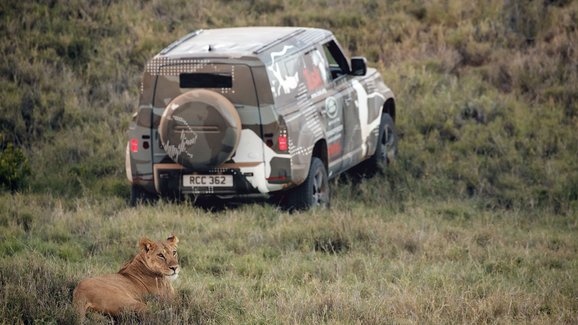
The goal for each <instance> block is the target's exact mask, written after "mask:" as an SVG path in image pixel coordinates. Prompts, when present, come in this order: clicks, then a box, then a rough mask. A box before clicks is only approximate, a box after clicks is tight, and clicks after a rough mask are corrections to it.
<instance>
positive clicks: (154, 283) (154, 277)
mask: <svg viewBox="0 0 578 325" xmlns="http://www.w3.org/2000/svg"><path fill="white" fill-rule="evenodd" d="M178 241H179V240H178V239H177V237H176V236H174V235H173V236H171V237H169V238H168V239H167V240H166V241H158V242H153V241H151V240H149V239H147V238H143V239H141V240H140V242H139V247H140V249H141V251H140V252H139V253H138V254H137V255H136V256H135V257H134V258H133V259H132V260H131V261H130V262H128V263H126V264H125V265H124V266H123V267H122V268H121V269H120V271H118V273H114V274H107V275H103V276H98V277H94V278H88V279H84V280H82V281H80V283H79V284H78V285H77V286H76V288H75V289H74V293H73V298H72V302H73V304H74V306H75V308H76V310H77V311H78V313H79V314H80V317H81V319H82V318H84V316H85V314H86V311H87V310H92V311H97V312H100V313H103V314H109V315H112V316H118V315H119V314H120V313H122V312H123V311H134V312H137V313H142V312H143V311H145V310H146V304H145V303H144V297H145V296H148V295H154V296H159V297H160V298H162V299H169V300H170V299H172V297H173V295H174V289H173V287H172V285H171V282H170V281H171V280H174V279H176V278H177V276H178V274H179V262H178V259H177V243H178Z"/></svg>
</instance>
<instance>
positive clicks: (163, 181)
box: [154, 164, 260, 196]
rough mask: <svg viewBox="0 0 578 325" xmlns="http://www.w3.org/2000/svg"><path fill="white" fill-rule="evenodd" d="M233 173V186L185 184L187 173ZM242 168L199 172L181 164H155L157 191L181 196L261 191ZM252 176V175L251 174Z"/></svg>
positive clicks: (240, 193)
mask: <svg viewBox="0 0 578 325" xmlns="http://www.w3.org/2000/svg"><path fill="white" fill-rule="evenodd" d="M195 174H199V175H231V176H232V177H233V186H232V187H210V186H207V187H186V186H184V185H183V177H184V176H185V175H195ZM248 176H249V175H244V174H243V173H242V172H241V170H240V169H236V168H216V169H211V170H208V171H203V172H198V171H192V170H189V169H186V168H184V167H183V166H182V165H179V164H156V165H154V184H155V189H156V191H157V193H159V194H160V195H161V196H179V195H181V194H185V195H186V194H194V195H246V194H257V193H260V192H259V190H258V189H257V188H255V187H254V186H253V185H252V184H251V183H250V182H249V180H248V179H247V177H248ZM250 176H252V175H250Z"/></svg>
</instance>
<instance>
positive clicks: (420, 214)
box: [0, 0, 578, 324]
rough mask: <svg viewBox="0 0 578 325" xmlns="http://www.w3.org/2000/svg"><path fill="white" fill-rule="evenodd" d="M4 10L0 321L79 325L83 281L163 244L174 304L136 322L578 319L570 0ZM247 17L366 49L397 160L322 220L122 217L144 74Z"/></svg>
mask: <svg viewBox="0 0 578 325" xmlns="http://www.w3.org/2000/svg"><path fill="white" fill-rule="evenodd" d="M23 13H25V14H23ZM0 17H1V18H2V19H0V30H1V31H2V32H3V33H2V35H3V38H2V39H1V40H0V55H1V56H2V57H3V58H4V60H2V61H1V62H0V72H1V73H0V102H2V105H0V150H1V152H0V158H2V159H0V160H2V162H4V163H3V164H0V176H1V177H0V183H1V184H0V188H1V189H3V190H2V192H1V193H0V323H25V324H28V323H74V322H76V321H77V319H76V316H75V315H74V313H73V311H72V308H71V306H70V301H71V292H72V289H73V288H74V286H75V285H76V284H77V283H78V281H79V280H80V279H81V278H83V277H86V276H92V275H97V274H103V273H107V272H115V271H117V270H118V269H119V268H120V266H121V265H122V263H123V262H124V261H126V260H127V259H129V258H130V257H131V256H132V255H133V254H134V253H135V252H136V243H137V241H138V240H139V239H140V237H141V236H145V235H146V236H149V237H151V238H153V239H161V238H163V237H166V236H167V235H169V234H170V233H171V232H175V233H177V234H178V235H179V237H180V238H181V240H182V241H181V245H180V248H179V250H180V256H181V264H182V267H183V272H184V273H182V276H181V277H180V279H179V281H178V282H177V283H176V284H175V286H176V289H177V294H178V299H177V302H176V303H175V304H173V305H170V306H167V305H164V304H163V303H160V302H156V301H151V303H150V305H151V310H152V311H151V313H150V314H149V315H148V316H147V320H146V321H147V322H148V323H161V322H166V320H167V319H170V320H172V321H173V322H176V323H219V324H220V323H347V324H349V323H364V324H365V323H367V324H371V323H376V324H382V323H537V324H541V323H544V324H551V323H559V324H564V323H576V322H578V319H577V316H576V315H578V291H577V290H576V288H578V283H577V279H578V274H577V272H578V271H577V270H578V267H577V265H576V264H577V258H576V256H578V254H577V250H578V239H577V236H576V231H577V229H576V227H577V225H578V215H577V212H576V211H577V210H578V160H577V159H576V152H578V133H577V132H576V129H577V128H578V106H577V103H578V100H577V99H578V98H577V97H576V96H577V95H576V94H578V88H577V87H578V69H576V68H575V67H576V66H577V65H578V51H576V46H575V44H578V38H577V34H576V30H577V29H578V24H577V21H578V20H577V19H576V17H578V2H576V1H568V0H557V1H506V2H505V1H502V0H491V1H486V2H484V3H483V5H481V4H480V3H479V2H477V1H460V0H432V1H427V2H423V1H376V0H360V1H331V2H328V1H325V0H314V1H302V0H274V1H262V0H251V1H230V0H219V1H202V0H199V1H184V0H169V1H163V2H159V1H136V0H127V1H100V2H99V1H96V2H94V1H84V0H73V1H48V2H34V1H10V0H8V1H2V2H1V3H0ZM247 25H293V26H296V25H300V26H312V27H321V28H328V29H331V30H332V31H333V32H334V33H335V35H336V36H337V38H338V40H340V42H341V44H342V45H343V47H344V48H345V49H346V51H347V52H348V54H350V55H364V56H366V57H367V58H368V60H369V62H370V65H371V66H374V67H377V68H378V69H379V71H380V72H381V73H382V75H383V78H384V80H385V82H386V83H387V84H388V85H389V86H390V87H391V88H392V89H393V91H394V92H395V94H396V101H397V108H398V113H397V121H396V127H397V129H398V132H399V135H400V142H399V157H398V159H397V161H396V163H395V164H394V165H392V166H391V168H389V169H388V170H387V171H386V173H385V174H384V175H380V176H378V177H376V178H374V179H370V180H364V181H362V182H361V183H359V184H352V183H349V182H343V183H340V184H339V185H338V186H334V190H335V191H334V192H335V195H334V197H333V207H332V209H331V210H328V211H310V212H306V213H301V214H295V215H290V214H286V213H284V212H280V211H278V210H276V209H275V208H274V207H272V206H268V205H243V206H241V207H239V208H235V209H230V210H225V211H222V212H217V213H207V212H206V211H204V210H201V209H198V208H195V207H191V206H190V205H188V204H179V205H177V204H171V203H167V202H161V203H159V204H157V205H153V206H139V207H137V208H135V209H131V208H129V207H128V206H127V204H126V198H127V196H128V192H129V188H128V185H127V183H126V180H125V176H124V161H123V160H124V149H125V144H126V139H125V132H126V129H127V127H128V122H129V121H130V116H131V113H132V112H133V111H134V107H135V106H136V104H137V100H138V99H137V98H138V92H139V82H140V76H141V73H142V71H143V67H144V65H145V64H146V61H147V60H148V59H150V58H151V57H152V56H153V55H154V54H155V53H157V52H158V51H159V50H160V49H162V48H163V47H164V46H166V45H168V44H169V43H171V42H172V41H174V40H175V39H177V38H178V37H180V36H182V35H185V34H187V33H188V32H190V31H192V30H195V29H198V28H215V27H226V26H247ZM137 321H138V320H136V319H134V318H132V317H130V316H127V317H126V318H125V319H122V323H136V322H137ZM92 322H94V323H107V322H110V319H108V318H106V317H99V316H93V317H92Z"/></svg>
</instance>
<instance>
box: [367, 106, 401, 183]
mask: <svg viewBox="0 0 578 325" xmlns="http://www.w3.org/2000/svg"><path fill="white" fill-rule="evenodd" d="M396 156H397V134H396V132H395V124H394V122H393V119H392V118H391V116H390V115H389V114H387V113H385V114H383V115H382V116H381V124H380V125H379V136H378V142H377V147H376V148H375V154H374V155H373V156H371V157H370V158H369V159H368V160H367V167H366V171H367V172H369V173H370V174H376V173H379V172H383V171H384V170H385V168H386V167H387V165H388V164H389V163H391V162H392V161H393V160H395V157H396Z"/></svg>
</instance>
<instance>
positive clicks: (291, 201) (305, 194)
mask: <svg viewBox="0 0 578 325" xmlns="http://www.w3.org/2000/svg"><path fill="white" fill-rule="evenodd" d="M329 203H330V193H329V181H328V178H327V170H326V169H325V165H324V164H323V162H322V161H321V159H319V158H317V157H313V158H312V159H311V166H310V167H309V174H308V175H307V178H306V179H305V182H303V184H301V185H299V186H298V187H296V188H295V189H293V190H291V191H290V193H289V194H288V196H287V197H286V202H284V206H285V208H286V209H287V210H289V211H295V210H307V209H309V208H313V207H322V208H328V207H329Z"/></svg>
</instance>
